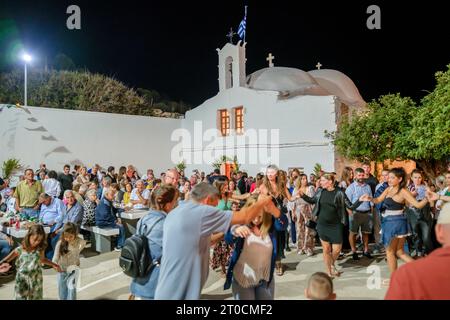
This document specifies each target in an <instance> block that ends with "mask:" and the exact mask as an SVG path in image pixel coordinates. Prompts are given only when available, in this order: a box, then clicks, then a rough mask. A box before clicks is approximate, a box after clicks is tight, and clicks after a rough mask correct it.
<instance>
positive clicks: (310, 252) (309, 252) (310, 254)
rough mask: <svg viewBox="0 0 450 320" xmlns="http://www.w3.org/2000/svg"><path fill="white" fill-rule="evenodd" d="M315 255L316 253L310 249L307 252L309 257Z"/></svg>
mask: <svg viewBox="0 0 450 320" xmlns="http://www.w3.org/2000/svg"><path fill="white" fill-rule="evenodd" d="M313 255H314V252H312V251H309V250H308V251H307V252H306V256H307V257H312V256H313Z"/></svg>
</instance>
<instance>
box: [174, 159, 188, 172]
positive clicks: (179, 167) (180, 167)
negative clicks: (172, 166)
mask: <svg viewBox="0 0 450 320" xmlns="http://www.w3.org/2000/svg"><path fill="white" fill-rule="evenodd" d="M176 167H177V169H178V172H181V171H184V170H185V169H186V163H185V162H184V161H181V162H180V163H179V164H177V166H176Z"/></svg>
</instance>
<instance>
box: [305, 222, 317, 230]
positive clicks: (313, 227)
mask: <svg viewBox="0 0 450 320" xmlns="http://www.w3.org/2000/svg"><path fill="white" fill-rule="evenodd" d="M305 226H306V227H307V228H310V229H313V230H316V228H317V222H315V221H314V220H312V219H309V220H308V221H307V222H306V223H305Z"/></svg>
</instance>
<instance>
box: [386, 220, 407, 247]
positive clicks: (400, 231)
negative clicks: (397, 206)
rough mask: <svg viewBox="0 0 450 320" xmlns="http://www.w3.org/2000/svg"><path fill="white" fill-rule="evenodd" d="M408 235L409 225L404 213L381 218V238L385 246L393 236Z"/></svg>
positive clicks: (402, 236)
mask: <svg viewBox="0 0 450 320" xmlns="http://www.w3.org/2000/svg"><path fill="white" fill-rule="evenodd" d="M409 235H411V227H410V226H409V224H408V220H407V219H406V216H405V215H404V214H402V215H398V216H387V217H384V218H383V221H382V222H381V238H382V241H383V244H384V246H385V247H387V246H389V244H390V243H391V241H392V239H393V238H404V237H407V236H409Z"/></svg>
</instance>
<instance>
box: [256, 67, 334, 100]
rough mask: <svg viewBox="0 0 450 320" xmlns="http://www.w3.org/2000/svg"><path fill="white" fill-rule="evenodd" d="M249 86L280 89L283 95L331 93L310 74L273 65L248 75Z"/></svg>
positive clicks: (257, 88)
mask: <svg viewBox="0 0 450 320" xmlns="http://www.w3.org/2000/svg"><path fill="white" fill-rule="evenodd" d="M247 86H248V88H250V89H254V90H270V91H278V92H281V93H282V95H283V96H296V95H321V96H326V95H329V93H328V92H327V91H326V90H324V89H323V88H321V86H320V85H319V84H318V83H317V82H316V81H315V80H314V78H313V77H311V75H310V74H308V73H307V72H305V71H302V70H299V69H294V68H284V67H273V68H265V69H261V70H258V71H256V72H254V73H252V74H251V75H249V76H248V77H247Z"/></svg>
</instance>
